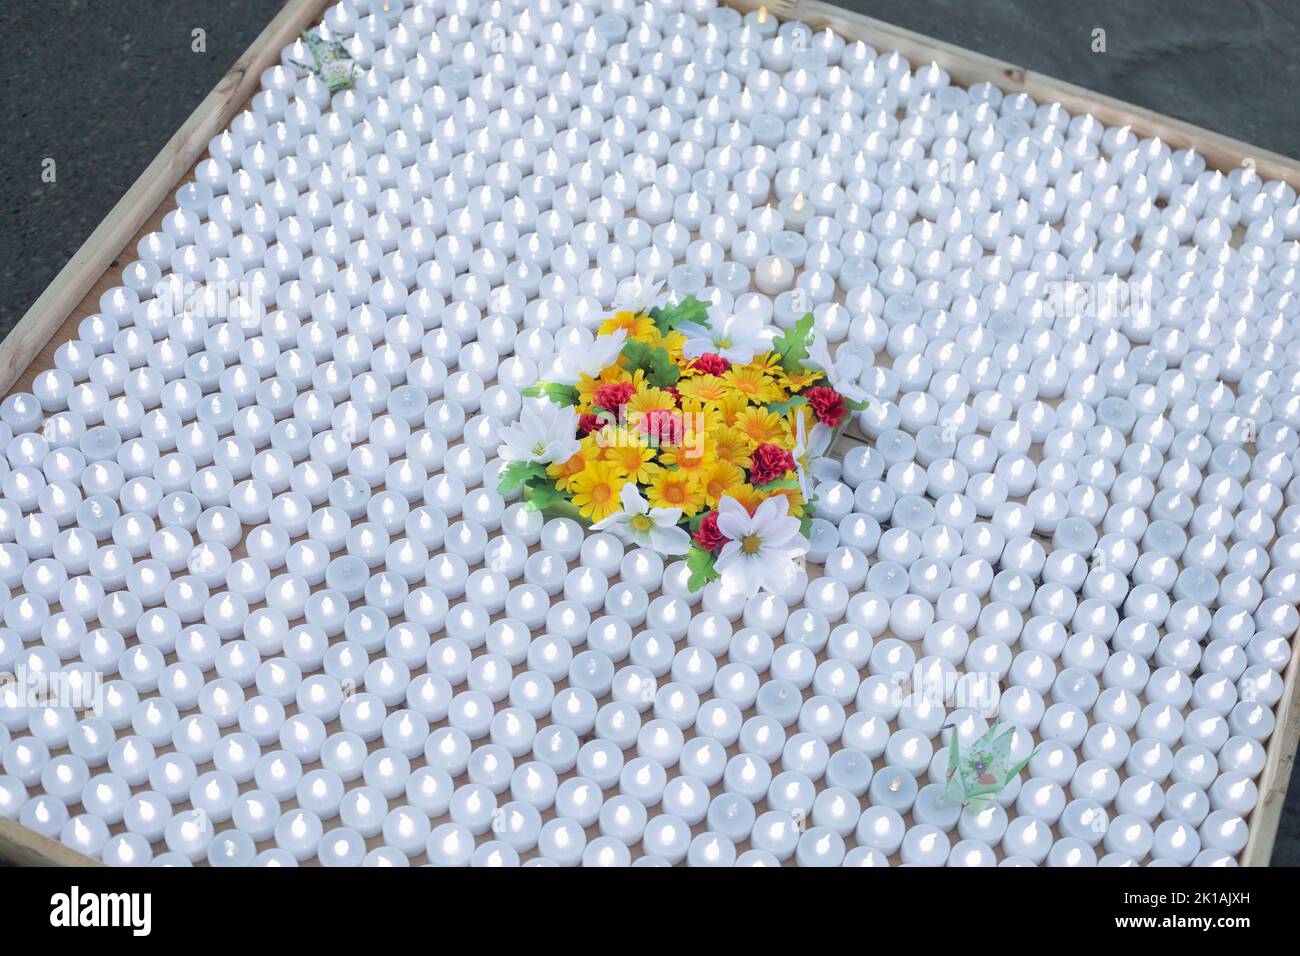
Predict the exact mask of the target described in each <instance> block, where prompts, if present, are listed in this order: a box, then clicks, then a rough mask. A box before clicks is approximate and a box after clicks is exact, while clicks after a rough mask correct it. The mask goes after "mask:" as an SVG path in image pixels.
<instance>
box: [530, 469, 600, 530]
mask: <svg viewBox="0 0 1300 956" xmlns="http://www.w3.org/2000/svg"><path fill="white" fill-rule="evenodd" d="M524 501H525V502H526V507H527V508H528V510H529V511H547V512H550V513H551V514H553V515H556V516H558V517H560V518H572V519H573V520H574V521H577V522H578V523H579V524H584V525H585V524H586V521H585V520H584V519H583V517H582V514H581V512H579V511H578V506H577V505H575V504H574V503H573V501H572V499H570V498H569V497H568V496H567V495H565V494H564V493H563V492H562V491H560V490H559V489H557V488H556V487H555V485H553V484H551V482H550V480H549V479H546V478H542V479H540V480H539V479H536V478H530V479H529V480H528V481H527V482H525V484H524Z"/></svg>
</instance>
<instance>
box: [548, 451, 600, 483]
mask: <svg viewBox="0 0 1300 956" xmlns="http://www.w3.org/2000/svg"><path fill="white" fill-rule="evenodd" d="M595 457H596V456H595V453H594V452H593V451H592V449H591V447H590V446H589V445H586V444H585V443H584V445H583V447H582V448H580V449H579V450H578V451H577V452H575V453H574V455H573V456H572V457H571V458H569V459H567V460H566V461H563V462H553V463H552V464H549V465H547V466H546V474H547V476H548V477H550V478H553V479H554V480H555V487H557V488H559V489H560V490H561V491H568V490H569V489H570V487H572V485H573V479H574V478H576V477H577V476H578V475H579V474H581V473H582V470H583V469H584V468H586V467H587V462H589V461H591V460H592V459H593V458H595Z"/></svg>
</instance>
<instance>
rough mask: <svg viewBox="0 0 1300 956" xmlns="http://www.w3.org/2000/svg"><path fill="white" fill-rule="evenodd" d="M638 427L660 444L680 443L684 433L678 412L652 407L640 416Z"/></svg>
mask: <svg viewBox="0 0 1300 956" xmlns="http://www.w3.org/2000/svg"><path fill="white" fill-rule="evenodd" d="M640 427H641V430H642V431H643V432H645V433H646V434H647V435H649V436H650V438H651V439H652V440H653V441H655V442H656V443H657V444H659V445H660V446H669V445H680V444H681V443H682V437H683V435H684V434H685V428H684V427H683V425H682V416H681V413H680V412H676V411H673V410H671V409H667V408H652V409H650V411H648V412H646V413H645V414H644V415H642V416H641V422H640Z"/></svg>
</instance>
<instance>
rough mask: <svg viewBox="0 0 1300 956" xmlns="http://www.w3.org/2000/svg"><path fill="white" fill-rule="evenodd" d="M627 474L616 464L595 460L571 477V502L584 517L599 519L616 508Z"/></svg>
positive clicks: (607, 515)
mask: <svg viewBox="0 0 1300 956" xmlns="http://www.w3.org/2000/svg"><path fill="white" fill-rule="evenodd" d="M626 484H627V474H626V472H624V471H623V469H621V468H619V467H618V466H617V465H615V464H612V463H610V462H607V461H595V462H592V463H591V464H590V465H588V466H587V467H586V468H584V469H583V470H582V471H580V472H579V473H578V474H577V475H576V476H574V479H573V503H574V504H575V505H576V506H577V508H578V511H580V512H581V513H582V516H583V517H584V518H590V519H591V520H592V521H600V520H602V519H604V518H608V517H609V516H610V515H611V514H612V513H614V512H615V511H617V510H618V508H619V501H618V495H619V492H620V491H622V490H623V486H624V485H626Z"/></svg>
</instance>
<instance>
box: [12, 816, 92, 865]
mask: <svg viewBox="0 0 1300 956" xmlns="http://www.w3.org/2000/svg"><path fill="white" fill-rule="evenodd" d="M0 860H4V861H5V862H6V863H13V864H14V865H16V866H103V865H104V864H103V863H101V862H99V860H92V859H91V858H90V857H88V856H85V855H84V854H81V853H78V852H77V851H76V850H73V849H72V848H70V847H66V846H64V845H63V844H62V843H60V842H59V841H58V840H51V839H50V838H49V837H47V836H41V834H39V833H37V832H36V831H34V830H29V829H27V828H26V827H25V826H23V825H21V824H20V823H18V822H17V821H16V820H10V819H7V818H5V817H0Z"/></svg>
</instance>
